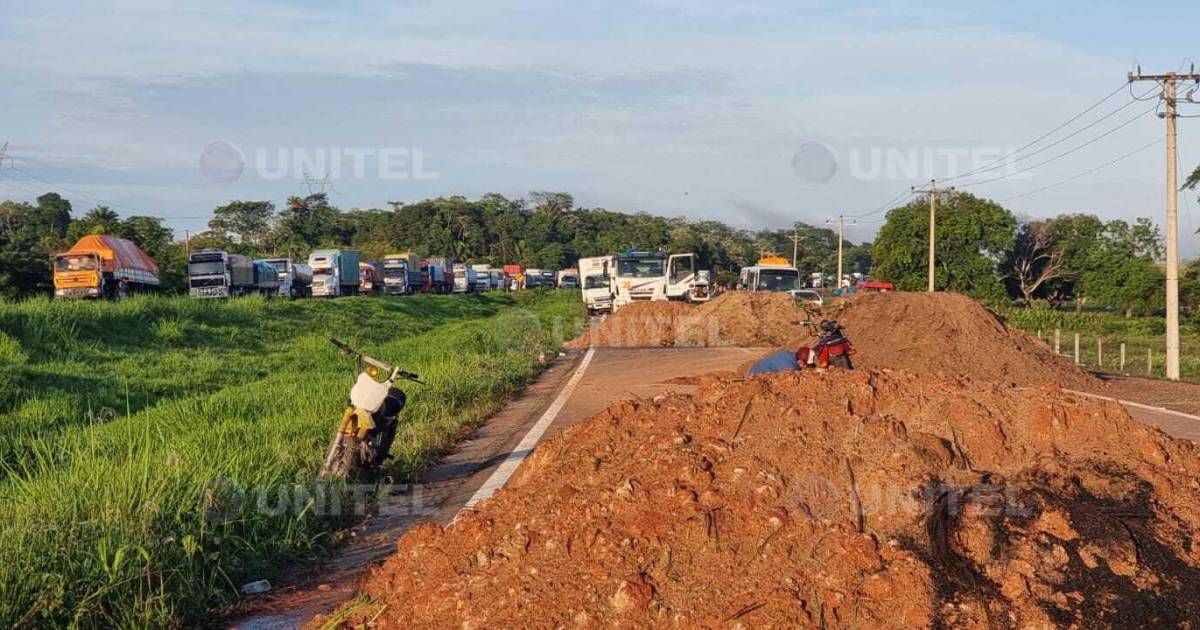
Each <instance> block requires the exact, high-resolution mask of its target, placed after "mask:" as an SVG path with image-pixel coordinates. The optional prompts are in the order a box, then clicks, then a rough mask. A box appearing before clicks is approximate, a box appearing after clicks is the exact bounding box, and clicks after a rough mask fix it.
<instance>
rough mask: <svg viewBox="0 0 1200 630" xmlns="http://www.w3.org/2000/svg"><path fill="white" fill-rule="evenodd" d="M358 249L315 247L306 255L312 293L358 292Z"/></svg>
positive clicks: (317, 294)
mask: <svg viewBox="0 0 1200 630" xmlns="http://www.w3.org/2000/svg"><path fill="white" fill-rule="evenodd" d="M358 258H359V254H358V250H356V249H317V250H313V252H312V253H311V254H309V256H308V266H310V267H312V271H313V288H312V294H313V295H314V296H317V297H337V296H339V295H354V294H356V293H358V284H359V278H358Z"/></svg>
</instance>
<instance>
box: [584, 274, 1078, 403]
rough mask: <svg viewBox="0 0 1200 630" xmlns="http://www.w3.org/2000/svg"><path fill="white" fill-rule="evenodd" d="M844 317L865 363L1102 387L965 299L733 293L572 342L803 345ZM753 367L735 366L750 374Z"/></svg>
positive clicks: (624, 319) (627, 310) (641, 314)
mask: <svg viewBox="0 0 1200 630" xmlns="http://www.w3.org/2000/svg"><path fill="white" fill-rule="evenodd" d="M823 318H830V319H836V320H838V322H840V323H841V324H842V326H843V327H844V328H845V330H846V335H847V336H848V337H849V338H850V340H851V341H852V342H854V346H855V348H856V350H857V352H858V354H857V355H856V356H855V357H854V361H855V364H856V366H857V367H862V368H891V369H905V370H910V371H913V372H918V373H922V374H943V375H948V376H965V377H968V378H972V379H976V380H982V381H999V382H1002V383H1013V384H1019V385H1041V384H1047V383H1058V384H1059V385H1062V386H1063V387H1068V388H1072V389H1095V388H1097V387H1100V386H1101V383H1100V382H1099V381H1098V380H1097V379H1096V378H1094V377H1092V376H1091V375H1089V374H1088V373H1087V372H1085V371H1083V370H1082V369H1080V368H1079V367H1078V366H1076V365H1074V364H1073V363H1072V362H1071V361H1069V360H1067V359H1066V358H1064V357H1060V356H1057V355H1055V353H1054V351H1053V350H1052V349H1050V347H1049V346H1048V345H1047V344H1046V343H1045V342H1043V341H1041V340H1039V339H1037V338H1035V337H1032V336H1030V335H1028V334H1026V333H1024V332H1022V331H1020V330H1017V329H1015V328H1013V327H1011V326H1009V325H1008V324H1007V323H1005V322H1004V320H1003V319H1001V318H1000V317H999V316H997V315H996V314H994V313H992V312H991V311H989V310H988V309H987V308H985V307H984V306H983V305H982V304H980V303H979V302H976V301H975V300H972V299H971V298H969V297H967V296H965V295H961V294H958V293H903V292H900V293H871V294H863V295H859V296H856V297H855V298H853V299H849V300H840V301H837V302H834V303H833V304H830V305H827V306H826V307H824V308H822V309H819V310H815V311H805V310H804V309H802V308H798V307H796V306H795V304H794V302H793V300H792V299H791V297H790V296H788V295H785V294H780V293H748V292H733V293H725V294H723V295H721V296H720V297H718V298H717V299H715V300H713V301H712V302H708V303H705V304H702V305H699V306H691V305H688V304H683V303H679V302H640V303H635V304H630V305H628V306H626V307H624V308H622V309H621V310H620V311H618V312H617V313H616V314H615V315H612V316H610V317H608V318H606V319H605V320H604V322H603V323H601V324H600V325H598V326H596V327H594V328H593V329H592V330H590V331H589V332H588V333H585V334H584V335H583V336H581V337H579V338H578V339H575V340H573V341H572V342H571V344H572V345H573V347H587V346H588V345H589V344H590V345H595V346H600V347H630V346H633V347H637V346H742V347H770V348H779V347H783V348H790V349H795V348H798V347H800V346H801V345H810V344H812V343H813V341H815V339H816V336H815V335H814V331H813V329H812V326H811V323H815V322H818V321H820V320H821V319H823ZM748 367H749V366H748V365H745V366H730V370H731V371H733V370H736V371H738V372H739V373H740V372H744V371H745V369H746V368H748Z"/></svg>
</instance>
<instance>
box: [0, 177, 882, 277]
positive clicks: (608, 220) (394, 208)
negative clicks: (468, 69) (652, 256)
mask: <svg viewBox="0 0 1200 630" xmlns="http://www.w3.org/2000/svg"><path fill="white" fill-rule="evenodd" d="M793 230H794V231H795V234H796V236H797V238H798V244H797V247H796V249H797V252H798V256H797V258H798V261H797V264H798V266H799V267H800V268H801V269H802V270H803V271H804V272H806V273H808V272H813V271H821V272H824V273H834V272H835V271H836V268H837V259H836V256H837V234H836V232H834V231H833V230H830V229H827V228H819V227H815V226H811V225H808V224H805V223H799V222H798V223H796V224H794V225H793V226H791V227H790V228H787V229H764V230H745V229H738V228H734V227H731V226H728V225H726V224H724V223H722V222H720V221H712V220H695V221H693V220H687V219H683V218H677V217H676V218H669V217H661V216H654V215H651V214H647V213H644V212H637V213H625V212H615V211H611V210H606V209H604V208H584V207H578V206H576V204H575V200H574V198H572V196H571V195H570V194H567V193H562V192H544V191H535V192H531V193H530V194H529V195H528V196H527V197H526V198H519V199H510V198H508V197H505V196H503V195H498V194H487V195H484V196H482V197H480V198H478V199H468V198H466V197H461V196H451V197H439V198H436V199H425V200H421V201H417V202H413V203H399V202H397V203H392V204H389V207H387V208H370V209H358V208H355V209H348V210H343V209H340V208H338V207H336V206H334V205H332V204H331V203H330V201H329V198H328V196H327V195H325V194H323V193H318V194H313V195H308V196H304V197H299V196H297V197H291V198H289V199H288V200H287V201H286V203H285V204H284V206H283V207H282V208H277V207H276V206H275V204H274V203H272V202H269V201H242V200H235V201H231V202H229V203H227V204H225V205H222V206H220V207H218V208H215V209H214V210H213V218H212V219H211V220H210V221H209V222H208V229H207V230H206V231H204V232H201V233H199V234H194V235H192V236H191V237H190V239H188V241H187V242H186V243H185V242H184V241H182V240H180V239H179V235H178V234H175V233H174V232H173V231H172V230H171V229H170V228H168V227H167V226H166V225H165V224H164V221H163V220H162V219H161V218H156V217H148V216H137V215H134V216H129V217H125V218H122V217H120V216H119V215H118V214H117V213H116V212H114V211H112V210H111V209H110V208H108V207H105V206H97V207H94V208H92V209H90V210H88V211H87V212H85V213H84V214H83V215H82V216H80V217H79V218H74V217H73V211H72V206H71V203H70V202H69V201H68V200H67V199H64V198H63V197H61V196H59V195H58V194H57V193H48V194H45V195H42V196H41V197H39V198H38V199H37V201H36V203H33V204H30V203H25V202H16V201H4V202H0V295H3V296H4V297H7V298H10V299H11V298H21V297H25V296H30V295H37V294H47V293H49V292H50V291H51V289H52V286H51V274H50V257H51V256H53V254H55V253H58V252H62V251H65V250H66V249H67V248H69V247H70V246H71V245H72V244H73V243H74V242H75V240H77V239H78V238H79V237H80V236H82V235H85V234H112V235H114V236H120V237H123V238H128V239H129V240H131V241H133V242H135V243H137V244H138V245H139V246H140V247H141V248H142V249H144V250H145V251H146V253H148V254H150V256H152V257H153V258H154V259H155V260H156V261H157V262H158V264H159V271H160V280H161V282H162V287H163V289H164V290H166V291H170V292H180V291H183V290H185V289H186V282H187V276H186V267H187V261H186V251H187V249H188V248H190V249H192V250H199V249H205V248H212V249H224V250H228V251H231V252H235V253H240V254H246V255H249V256H255V257H263V256H292V257H295V258H296V259H298V260H299V259H303V258H306V257H307V256H308V253H309V252H310V251H311V250H313V249H316V248H319V247H354V248H357V249H360V250H362V252H363V256H364V258H365V259H368V260H378V259H379V258H382V257H383V256H384V255H386V254H389V253H396V252H399V251H410V250H411V251H413V252H415V253H417V254H418V255H421V256H435V255H443V256H450V257H452V258H455V259H457V260H462V261H465V262H468V263H488V264H492V265H502V264H509V263H516V264H523V265H525V266H528V267H537V268H546V269H562V268H566V267H569V266H573V265H574V264H575V263H576V261H577V260H578V259H579V258H580V257H585V256H600V255H606V254H612V253H615V252H619V251H622V250H625V249H628V248H630V247H635V248H640V249H648V250H658V249H663V250H666V251H669V252H694V253H695V254H697V256H698V258H699V264H700V265H701V267H702V268H709V269H713V270H714V271H715V272H716V273H717V276H718V279H724V280H725V281H730V282H731V281H732V280H733V277H734V275H735V274H736V272H737V270H738V269H740V268H741V267H742V266H745V265H749V264H753V263H754V262H755V261H756V260H758V258H759V257H760V256H761V255H762V254H764V253H776V254H779V255H783V256H785V257H790V255H791V253H792V244H793V243H792V234H793ZM843 247H844V249H845V260H846V270H847V273H849V272H853V271H857V272H861V273H866V272H867V271H868V270H869V269H870V266H871V258H870V256H871V244H870V243H863V244H857V245H856V244H853V243H850V242H848V241H847V242H844V243H843Z"/></svg>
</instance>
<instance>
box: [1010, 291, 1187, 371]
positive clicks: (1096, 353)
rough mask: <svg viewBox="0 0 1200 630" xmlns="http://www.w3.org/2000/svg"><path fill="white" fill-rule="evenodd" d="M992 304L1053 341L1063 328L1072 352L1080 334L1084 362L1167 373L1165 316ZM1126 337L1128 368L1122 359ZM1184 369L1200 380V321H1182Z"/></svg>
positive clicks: (1063, 346) (1065, 347)
mask: <svg viewBox="0 0 1200 630" xmlns="http://www.w3.org/2000/svg"><path fill="white" fill-rule="evenodd" d="M992 309H993V310H994V311H996V312H997V313H998V314H999V315H1001V316H1002V317H1004V318H1005V319H1006V320H1008V322H1009V323H1010V324H1012V325H1013V326H1016V327H1017V328H1020V329H1021V330H1024V331H1025V332H1028V333H1032V334H1035V335H1036V334H1038V333H1041V335H1042V338H1044V339H1046V340H1047V341H1048V342H1049V343H1050V345H1051V347H1053V345H1054V331H1055V330H1059V331H1060V342H1059V343H1060V345H1059V351H1060V352H1061V353H1062V354H1064V355H1067V356H1069V357H1073V356H1074V353H1075V335H1076V334H1079V360H1080V362H1081V363H1082V364H1084V365H1090V366H1098V367H1103V368H1104V369H1105V370H1108V371H1111V372H1118V371H1120V372H1124V373H1127V374H1132V375H1136V376H1152V377H1159V378H1162V377H1164V376H1165V371H1166V366H1165V364H1164V362H1165V361H1166V356H1165V352H1166V336H1165V335H1166V322H1165V320H1164V319H1163V318H1162V317H1129V318H1126V317H1124V316H1123V315H1121V314H1120V313H1110V312H1103V311H1084V312H1079V313H1077V312H1075V311H1062V310H1052V309H1049V308H1045V307H1035V308H1022V307H1016V306H1002V307H995V306H993V307H992ZM1097 341H1100V342H1102V347H1101V348H1097V343H1096V342H1097ZM1122 343H1124V344H1125V366H1124V369H1121V365H1120V345H1121V344H1122ZM1147 351H1149V357H1150V361H1149V363H1148V362H1147ZM1179 369H1180V375H1181V376H1182V377H1183V379H1184V380H1189V381H1200V324H1197V322H1195V321H1185V322H1183V324H1182V325H1181V326H1180V359H1179Z"/></svg>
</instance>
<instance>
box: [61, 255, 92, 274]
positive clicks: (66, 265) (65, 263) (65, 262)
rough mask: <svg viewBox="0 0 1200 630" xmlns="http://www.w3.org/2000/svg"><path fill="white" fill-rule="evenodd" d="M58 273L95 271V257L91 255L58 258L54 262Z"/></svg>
mask: <svg viewBox="0 0 1200 630" xmlns="http://www.w3.org/2000/svg"><path fill="white" fill-rule="evenodd" d="M54 268H55V269H57V270H58V271H95V269H96V257H95V256H93V255H91V254H79V255H71V256H59V257H58V258H57V259H56V260H55V261H54Z"/></svg>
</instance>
